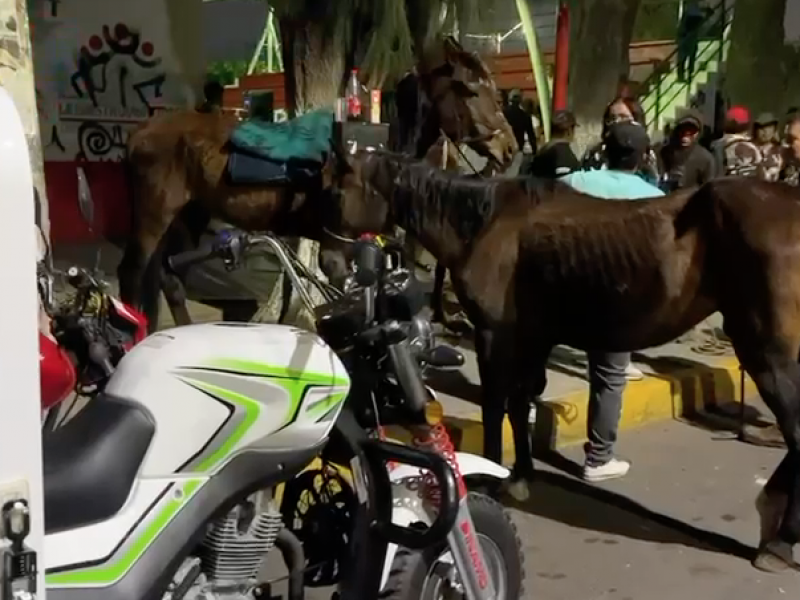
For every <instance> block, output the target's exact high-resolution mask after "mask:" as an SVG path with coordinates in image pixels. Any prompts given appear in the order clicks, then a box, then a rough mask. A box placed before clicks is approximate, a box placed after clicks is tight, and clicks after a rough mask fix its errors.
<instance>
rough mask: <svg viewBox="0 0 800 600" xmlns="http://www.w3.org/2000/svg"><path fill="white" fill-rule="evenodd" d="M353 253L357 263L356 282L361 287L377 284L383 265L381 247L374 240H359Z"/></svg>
mask: <svg viewBox="0 0 800 600" xmlns="http://www.w3.org/2000/svg"><path fill="white" fill-rule="evenodd" d="M353 253H354V261H353V262H355V264H356V273H355V280H356V283H358V285H360V286H361V287H370V286H372V285H375V283H377V281H378V276H379V274H380V271H381V268H382V266H383V250H382V249H381V247H380V246H378V244H377V243H376V242H375V241H374V240H370V239H363V240H358V241H357V242H356V244H355V248H354V249H353Z"/></svg>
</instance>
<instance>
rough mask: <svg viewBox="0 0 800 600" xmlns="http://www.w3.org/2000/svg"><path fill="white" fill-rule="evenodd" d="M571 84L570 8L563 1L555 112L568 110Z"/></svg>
mask: <svg viewBox="0 0 800 600" xmlns="http://www.w3.org/2000/svg"><path fill="white" fill-rule="evenodd" d="M568 83H569V7H568V6H567V2H565V1H564V0H562V2H560V3H559V7H558V23H557V24H556V68H555V77H554V81H553V112H555V111H557V110H566V109H567V86H568Z"/></svg>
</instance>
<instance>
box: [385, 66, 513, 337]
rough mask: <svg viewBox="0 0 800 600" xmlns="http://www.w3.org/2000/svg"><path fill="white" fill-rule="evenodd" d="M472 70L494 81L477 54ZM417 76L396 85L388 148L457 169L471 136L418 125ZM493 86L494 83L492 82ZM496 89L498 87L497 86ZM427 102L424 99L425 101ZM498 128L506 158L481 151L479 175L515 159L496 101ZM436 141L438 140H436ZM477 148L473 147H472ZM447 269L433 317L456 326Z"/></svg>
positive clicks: (439, 280) (437, 275)
mask: <svg viewBox="0 0 800 600" xmlns="http://www.w3.org/2000/svg"><path fill="white" fill-rule="evenodd" d="M473 71H474V72H475V73H478V74H480V77H481V78H482V79H483V80H485V81H487V82H491V81H492V77H491V73H490V72H489V69H488V67H487V66H486V64H485V63H484V62H483V61H481V60H480V59H479V58H477V57H476V61H475V64H474V65H473ZM415 79H416V76H415V74H414V73H410V74H409V75H407V76H406V77H405V78H403V79H402V80H401V81H400V82H399V83H398V85H397V89H396V103H397V117H398V125H399V126H398V134H397V136H396V138H395V143H393V144H390V146H389V149H390V150H392V151H393V152H402V153H405V154H409V155H412V156H415V157H417V158H424V159H425V160H427V161H428V162H430V163H431V164H439V165H440V166H441V168H442V169H445V170H448V169H450V170H454V171H455V170H458V169H459V159H464V158H465V157H464V156H463V155H462V154H461V153H460V150H459V144H464V143H468V141H469V138H466V139H458V140H453V139H451V138H449V137H448V136H446V135H444V134H442V135H441V136H440V137H439V138H438V139H437V137H436V136H437V131H436V129H435V128H431V127H426V126H425V125H424V124H423V125H422V126H421V127H420V126H418V123H417V121H418V119H420V117H421V116H422V115H424V114H425V108H424V107H419V104H420V97H419V94H418V91H417V85H416V81H415ZM492 85H493V84H492ZM495 90H496V88H495ZM497 97H498V94H497V92H496V91H495V92H494V96H493V98H494V99H495V103H497V100H496V99H497ZM422 103H423V104H424V100H422ZM495 127H496V131H498V132H502V133H503V135H505V136H506V137H507V139H508V140H509V148H508V156H507V160H506V161H504V162H503V163H500V162H498V161H495V160H491V157H488V156H487V154H486V153H485V152H481V151H480V150H478V154H479V155H482V156H484V157H487V158H490V160H487V161H486V164H485V166H484V168H483V169H482V170H481V171H478V170H477V169H476V168H475V167H474V166H472V165H471V164H470V165H469V166H470V167H471V168H472V170H473V171H474V173H475V174H476V175H480V176H491V175H494V174H496V173H499V172H502V171H504V170H505V169H507V168H508V167H509V166H510V165H511V163H512V162H513V158H514V155H515V154H516V152H517V150H518V147H517V142H516V137H515V136H514V132H513V130H512V129H511V126H510V125H509V123H508V121H507V120H506V118H505V115H504V113H503V107H502V105H500V104H497V112H496V123H495ZM434 140H435V141H434ZM473 147H474V146H473ZM438 148H442V150H443V153H442V156H441V158H439V156H438V152H439V150H438ZM446 275H447V270H446V269H445V268H444V266H442V265H441V264H437V265H436V268H435V271H434V286H433V292H432V294H431V309H432V310H433V320H434V321H435V322H440V323H442V324H444V325H445V326H453V325H454V323H450V322H448V320H447V318H446V316H445V313H444V304H443V296H444V283H445V277H446Z"/></svg>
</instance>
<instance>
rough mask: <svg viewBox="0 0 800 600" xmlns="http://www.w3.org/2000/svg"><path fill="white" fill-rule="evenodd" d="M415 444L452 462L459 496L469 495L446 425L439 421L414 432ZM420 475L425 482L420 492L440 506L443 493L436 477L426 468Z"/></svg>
mask: <svg viewBox="0 0 800 600" xmlns="http://www.w3.org/2000/svg"><path fill="white" fill-rule="evenodd" d="M413 444H414V447H416V448H419V449H420V450H428V451H430V452H436V453H437V454H439V455H440V456H442V457H443V458H444V459H445V460H446V461H447V462H448V463H449V464H450V467H451V468H452V469H453V472H454V473H455V475H456V481H457V482H458V496H459V498H464V497H465V496H466V495H467V486H466V484H465V483H464V477H462V475H461V469H460V468H459V466H458V460H457V458H456V448H455V446H454V445H453V440H452V439H451V438H450V434H449V433H448V432H447V429H446V428H445V426H444V425H443V424H441V423H438V424H436V425H432V426H430V427H424V428H420V430H417V431H415V433H414V437H413ZM420 475H421V476H422V482H423V485H422V489H421V490H420V494H422V495H423V497H424V498H426V499H427V500H428V501H429V502H430V503H431V504H433V505H434V506H439V503H440V499H441V494H440V491H439V486H438V485H437V482H436V477H435V476H434V475H433V473H431V472H430V471H425V470H421V471H420Z"/></svg>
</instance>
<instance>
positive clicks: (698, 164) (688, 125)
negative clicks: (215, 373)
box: [659, 109, 716, 192]
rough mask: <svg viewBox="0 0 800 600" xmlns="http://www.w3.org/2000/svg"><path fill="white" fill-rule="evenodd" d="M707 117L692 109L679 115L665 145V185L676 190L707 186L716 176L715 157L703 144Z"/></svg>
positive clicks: (663, 169) (662, 159) (663, 179)
mask: <svg viewBox="0 0 800 600" xmlns="http://www.w3.org/2000/svg"><path fill="white" fill-rule="evenodd" d="M702 131H703V116H702V115H701V114H700V112H699V111H697V110H695V109H689V110H687V111H686V112H684V113H683V114H682V115H681V116H679V117H678V118H677V119H676V121H675V124H674V126H673V128H672V134H671V135H670V137H669V140H668V142H667V144H666V145H664V146H663V147H662V148H661V151H660V153H659V154H660V156H659V158H660V159H661V168H660V171H661V173H662V174H663V175H662V185H661V188H662V189H663V190H664V191H668V192H671V191H675V190H679V189H683V188H687V187H694V186H698V185H703V184H704V183H706V182H707V181H710V180H711V179H713V178H714V175H715V171H716V166H715V164H714V156H713V155H712V154H711V152H709V151H708V150H706V149H705V148H704V147H703V146H701V145H700V143H699V137H700V133H701V132H702Z"/></svg>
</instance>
